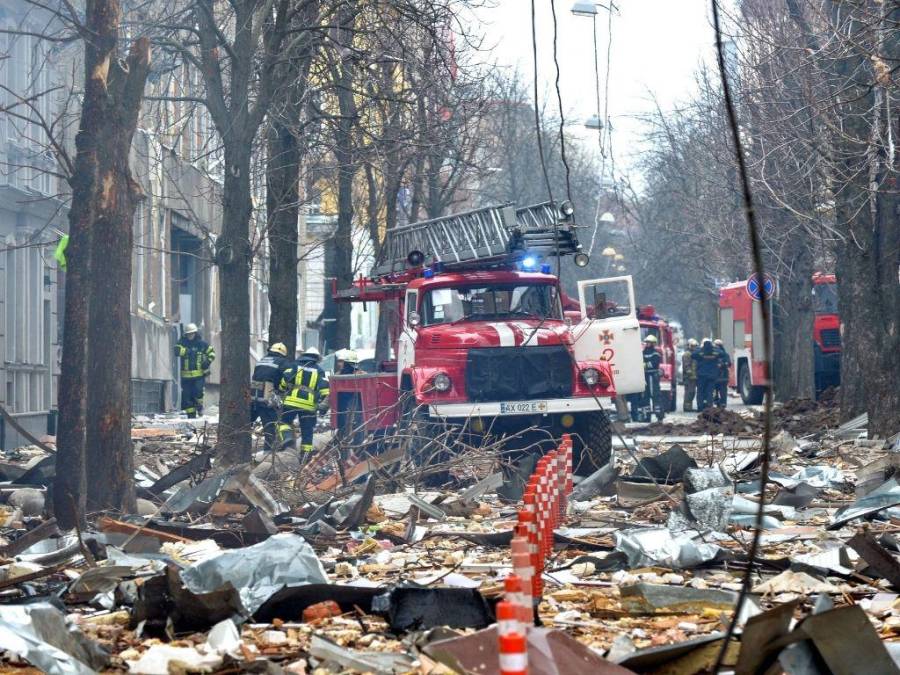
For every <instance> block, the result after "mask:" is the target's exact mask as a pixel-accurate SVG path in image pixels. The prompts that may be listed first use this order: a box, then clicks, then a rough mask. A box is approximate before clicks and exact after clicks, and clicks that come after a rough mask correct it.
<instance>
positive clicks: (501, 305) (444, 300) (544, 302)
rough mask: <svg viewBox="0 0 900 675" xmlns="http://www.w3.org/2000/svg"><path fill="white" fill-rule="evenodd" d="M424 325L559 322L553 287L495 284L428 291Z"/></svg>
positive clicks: (423, 305)
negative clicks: (531, 320)
mask: <svg viewBox="0 0 900 675" xmlns="http://www.w3.org/2000/svg"><path fill="white" fill-rule="evenodd" d="M422 316H423V319H424V322H423V323H424V325H426V326H431V325H435V324H447V323H454V322H458V321H466V320H468V321H495V320H497V319H501V320H502V319H514V318H518V319H521V318H535V319H544V318H548V319H557V320H561V319H562V308H561V306H560V303H559V297H558V293H557V290H556V286H554V285H552V284H498V285H495V286H453V287H450V288H435V289H432V290H430V291H428V292H427V293H426V294H425V297H424V299H423V300H422Z"/></svg>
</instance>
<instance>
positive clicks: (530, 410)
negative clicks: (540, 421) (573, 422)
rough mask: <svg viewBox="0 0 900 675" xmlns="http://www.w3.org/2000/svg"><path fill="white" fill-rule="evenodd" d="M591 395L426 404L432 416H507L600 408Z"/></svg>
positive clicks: (574, 411)
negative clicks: (528, 399) (538, 399)
mask: <svg viewBox="0 0 900 675" xmlns="http://www.w3.org/2000/svg"><path fill="white" fill-rule="evenodd" d="M600 409H601V406H600V405H598V402H597V400H596V399H594V398H593V397H586V396H585V397H579V398H556V399H547V400H540V401H503V402H500V401H497V402H487V403H438V404H437V405H430V406H428V414H429V415H432V416H433V417H507V416H512V415H550V414H554V413H555V414H559V413H577V412H588V411H591V410H600Z"/></svg>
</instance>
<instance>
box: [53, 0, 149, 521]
mask: <svg viewBox="0 0 900 675" xmlns="http://www.w3.org/2000/svg"><path fill="white" fill-rule="evenodd" d="M65 20H67V21H71V22H72V23H73V25H74V26H76V27H77V29H78V31H79V33H80V34H81V35H82V37H83V40H84V46H85V49H84V97H83V99H82V105H81V122H80V124H79V129H78V135H77V136H76V138H75V147H76V154H75V158H74V161H73V162H72V163H71V174H70V177H69V184H70V186H71V189H72V199H71V207H70V210H69V246H68V249H67V252H66V253H67V258H68V276H67V279H66V308H65V329H64V338H63V358H62V371H61V374H60V386H59V391H60V394H59V411H60V425H59V432H58V439H57V445H58V453H57V464H56V482H55V485H54V510H55V512H56V517H57V519H58V520H59V522H60V523H61V524H62V525H63V526H67V527H68V526H71V525H73V524H75V522H76V521H77V520H78V519H80V518H81V517H83V515H84V511H83V507H84V500H85V464H86V462H89V463H90V464H91V467H92V468H91V472H92V475H91V482H90V490H89V491H88V495H89V497H90V500H89V501H90V506H91V507H92V508H116V509H121V510H131V509H132V508H133V505H134V493H133V489H134V488H133V455H132V452H131V378H130V372H131V324H130V313H129V300H130V294H131V244H132V218H133V216H134V210H135V207H136V204H137V202H138V200H139V199H140V198H141V190H140V188H139V187H138V185H137V183H136V182H135V181H134V179H133V178H132V176H131V171H130V168H129V164H128V160H129V152H130V149H131V139H132V136H133V134H134V131H135V129H136V127H137V118H138V113H139V111H140V107H141V101H142V97H143V92H144V84H145V81H146V78H147V73H148V70H149V64H150V43H149V41H148V40H147V39H146V38H140V39H138V40H135V41H134V42H133V43H132V44H131V48H130V52H129V54H128V57H127V60H125V61H123V60H121V58H120V57H119V31H120V28H121V21H122V10H121V7H120V5H119V2H118V0H91V1H90V2H88V3H87V5H86V7H85V14H84V21H83V23H82V22H81V21H80V20H79V19H78V18H77V17H76V16H75V15H74V14H66V15H65ZM61 150H62V148H61V147H60V151H61ZM100 363H102V366H99V364H100ZM94 366H99V367H94ZM86 440H87V441H89V446H88V448H89V449H88V450H87V451H86V450H85V442H86Z"/></svg>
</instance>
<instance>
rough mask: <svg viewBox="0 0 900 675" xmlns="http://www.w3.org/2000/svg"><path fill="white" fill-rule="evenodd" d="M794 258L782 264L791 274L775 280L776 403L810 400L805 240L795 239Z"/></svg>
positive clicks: (808, 259) (811, 314) (811, 379)
mask: <svg viewBox="0 0 900 675" xmlns="http://www.w3.org/2000/svg"><path fill="white" fill-rule="evenodd" d="M792 244H793V245H794V248H795V250H794V251H793V253H794V256H793V257H792V258H788V259H787V260H786V261H785V262H786V263H787V264H788V265H789V266H790V270H791V271H790V272H789V273H788V274H784V275H782V276H781V277H780V278H779V280H778V286H779V296H778V302H777V303H776V304H774V305H773V307H774V314H775V316H774V319H775V321H774V324H775V331H774V332H775V335H774V340H775V346H774V359H775V363H774V364H773V367H774V370H775V383H774V384H775V396H776V398H777V399H778V400H779V401H786V400H788V399H791V398H813V397H814V395H815V381H814V377H813V374H814V369H813V361H814V356H813V340H812V335H813V320H814V318H815V314H814V312H813V296H812V275H813V261H812V251H811V250H810V246H809V243H808V241H807V239H806V238H805V237H803V236H799V235H795V236H794V238H793V239H792V240H791V241H790V242H789V244H788V245H789V246H790V245H792Z"/></svg>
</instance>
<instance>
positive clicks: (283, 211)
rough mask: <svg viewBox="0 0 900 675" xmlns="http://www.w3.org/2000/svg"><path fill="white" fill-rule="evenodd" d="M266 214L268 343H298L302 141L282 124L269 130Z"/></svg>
mask: <svg viewBox="0 0 900 675" xmlns="http://www.w3.org/2000/svg"><path fill="white" fill-rule="evenodd" d="M267 142H268V163H267V164H266V215H267V221H268V227H267V234H268V238H269V308H270V315H269V344H272V343H275V342H283V343H284V345H285V346H286V347H287V350H288V354H290V355H292V356H293V354H294V351H295V349H296V344H297V300H298V297H297V294H298V281H297V263H298V260H297V244H298V241H297V240H298V233H297V222H298V220H299V217H300V191H299V182H300V157H301V151H300V144H299V143H298V141H297V137H296V136H294V134H293V133H292V132H291V130H290V129H288V128H287V127H285V126H284V125H283V124H280V123H278V122H273V124H272V126H271V128H270V129H269V133H268V138H267Z"/></svg>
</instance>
